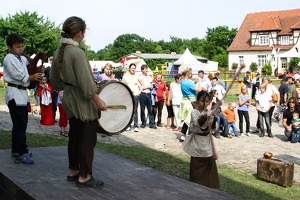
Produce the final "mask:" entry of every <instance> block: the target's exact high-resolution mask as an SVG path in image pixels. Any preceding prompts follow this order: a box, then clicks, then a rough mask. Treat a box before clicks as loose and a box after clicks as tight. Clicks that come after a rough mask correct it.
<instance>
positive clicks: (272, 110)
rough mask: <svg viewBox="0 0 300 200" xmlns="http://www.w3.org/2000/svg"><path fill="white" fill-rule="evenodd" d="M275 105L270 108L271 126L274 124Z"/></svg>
mask: <svg viewBox="0 0 300 200" xmlns="http://www.w3.org/2000/svg"><path fill="white" fill-rule="evenodd" d="M274 109H275V106H271V108H270V110H269V118H270V126H272V120H271V119H272V116H273V112H274Z"/></svg>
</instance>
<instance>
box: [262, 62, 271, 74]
mask: <svg viewBox="0 0 300 200" xmlns="http://www.w3.org/2000/svg"><path fill="white" fill-rule="evenodd" d="M262 74H264V75H271V74H272V66H271V64H270V63H266V64H265V65H264V66H263V68H262Z"/></svg>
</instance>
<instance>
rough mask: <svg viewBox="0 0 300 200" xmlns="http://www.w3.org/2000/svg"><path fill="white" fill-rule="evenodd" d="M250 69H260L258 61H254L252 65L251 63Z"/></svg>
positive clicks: (253, 70) (254, 70)
mask: <svg viewBox="0 0 300 200" xmlns="http://www.w3.org/2000/svg"><path fill="white" fill-rule="evenodd" d="M250 69H251V71H252V72H256V71H257V69H258V65H257V63H255V62H252V63H251V65H250Z"/></svg>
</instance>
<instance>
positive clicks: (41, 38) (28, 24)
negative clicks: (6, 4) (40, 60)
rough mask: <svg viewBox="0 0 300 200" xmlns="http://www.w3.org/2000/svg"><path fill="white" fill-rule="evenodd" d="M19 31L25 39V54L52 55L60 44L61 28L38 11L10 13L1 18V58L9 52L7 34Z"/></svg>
mask: <svg viewBox="0 0 300 200" xmlns="http://www.w3.org/2000/svg"><path fill="white" fill-rule="evenodd" d="M10 33H18V34H20V35H21V36H22V37H24V40H25V52H24V53H25V54H27V55H29V56H30V55H32V54H36V53H38V52H45V53H46V54H47V56H48V57H50V56H52V55H53V53H54V51H55V49H56V48H57V47H58V46H59V35H60V29H59V28H58V27H56V26H55V24H54V23H53V22H50V21H49V20H48V18H46V19H45V18H44V17H40V16H38V14H37V13H36V12H33V13H30V12H28V11H25V12H20V13H16V14H15V15H13V16H11V15H9V16H8V17H7V18H5V19H2V18H1V19H0V38H1V39H0V46H1V47H0V60H1V61H2V60H3V59H4V57H5V55H6V54H7V47H6V43H5V36H7V35H8V34H10Z"/></svg>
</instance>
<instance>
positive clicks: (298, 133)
mask: <svg viewBox="0 0 300 200" xmlns="http://www.w3.org/2000/svg"><path fill="white" fill-rule="evenodd" d="M291 124H292V126H293V132H292V139H291V143H296V142H299V141H300V118H299V113H297V112H293V119H292V121H291Z"/></svg>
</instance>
